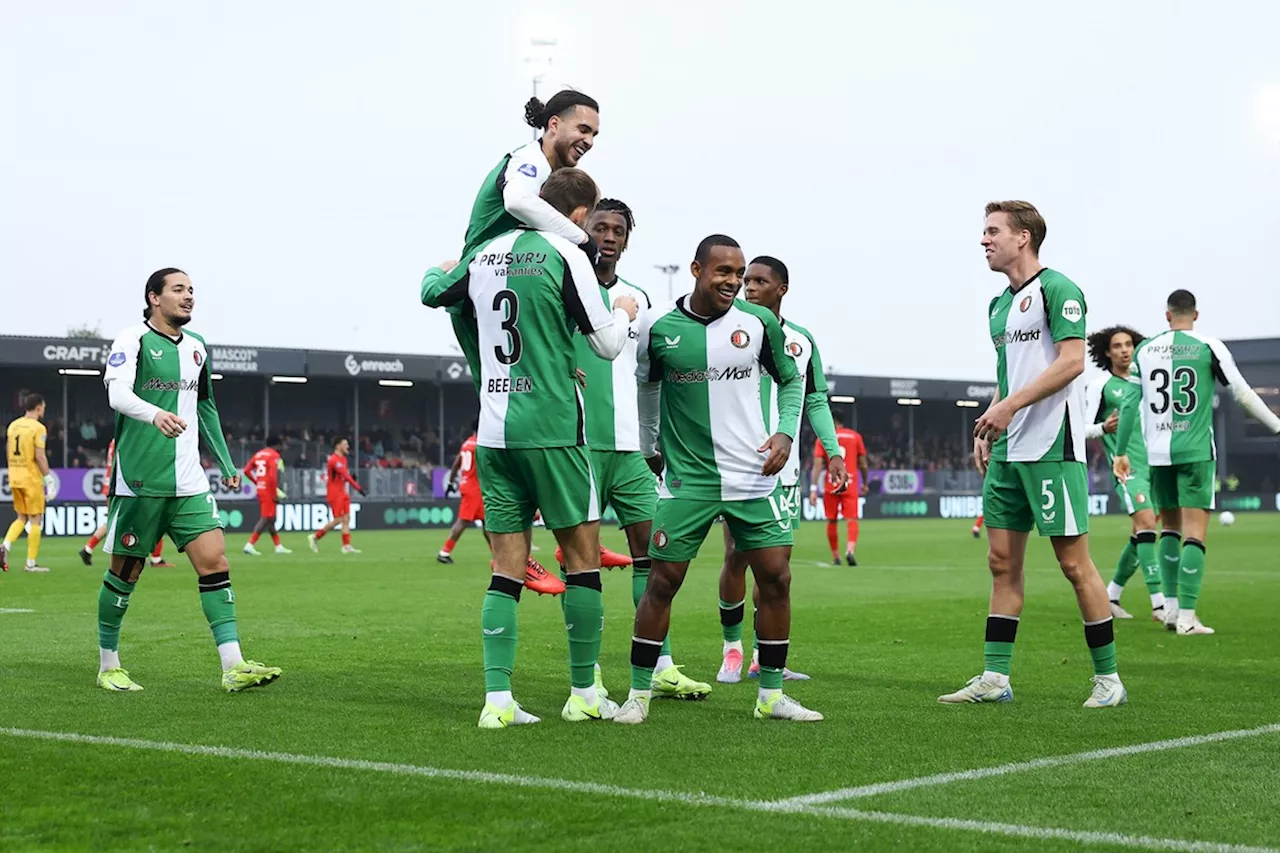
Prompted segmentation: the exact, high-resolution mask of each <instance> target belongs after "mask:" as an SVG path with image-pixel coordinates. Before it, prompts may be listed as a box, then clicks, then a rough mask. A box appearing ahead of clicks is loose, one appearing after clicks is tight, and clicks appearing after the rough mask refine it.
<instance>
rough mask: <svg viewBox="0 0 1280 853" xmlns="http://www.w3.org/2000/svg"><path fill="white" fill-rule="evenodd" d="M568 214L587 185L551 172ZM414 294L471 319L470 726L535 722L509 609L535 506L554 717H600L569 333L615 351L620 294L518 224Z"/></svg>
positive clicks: (605, 704) (581, 438)
mask: <svg viewBox="0 0 1280 853" xmlns="http://www.w3.org/2000/svg"><path fill="white" fill-rule="evenodd" d="M541 193H542V196H543V198H544V200H545V201H546V202H548V203H549V204H551V205H553V206H554V207H555V209H556V210H558V211H560V212H561V213H562V214H563V215H565V216H567V217H569V218H570V220H571V221H573V222H574V223H575V224H582V223H585V222H586V220H587V217H588V216H589V215H590V213H591V209H592V208H593V207H595V205H596V203H597V202H598V201H599V191H598V190H597V189H596V184H595V181H593V180H592V179H591V178H590V177H589V176H588V175H587V174H586V173H585V172H581V171H579V170H577V169H572V170H569V169H562V170H560V171H558V172H556V173H555V174H554V175H552V176H551V177H550V178H548V179H547V181H546V183H545V184H543V186H542V190H541ZM422 302H423V304H424V305H427V306H430V307H433V308H434V307H447V306H450V305H456V304H460V303H465V304H466V313H467V314H468V315H470V316H473V317H474V316H477V315H481V316H483V318H484V321H483V322H482V323H480V324H478V329H479V334H480V337H479V348H478V350H477V351H478V353H479V355H480V373H479V377H480V428H479V431H478V433H477V437H476V442H477V448H476V461H477V464H478V468H479V472H480V488H481V489H482V491H483V494H484V504H485V528H486V530H488V532H489V536H490V542H491V544H492V546H493V555H494V569H493V575H492V578H491V580H490V584H489V589H488V591H487V593H486V594H485V599H484V606H483V608H482V610H481V626H482V631H483V643H484V670H485V704H484V708H483V710H482V711H481V713H480V722H479V725H480V728H485V729H498V728H505V727H507V726H511V725H521V724H527V723H536V722H538V721H539V720H538V718H537V717H536V716H534V715H532V714H529V713H528V712H526V711H524V710H523V709H522V708H521V707H520V705H519V704H518V703H517V702H516V701H515V699H514V697H513V695H512V691H511V673H512V668H513V666H514V663H515V652H516V640H517V619H516V614H517V606H518V604H519V600H520V592H521V590H522V589H523V588H524V579H525V573H526V566H527V564H528V559H529V536H530V533H531V532H532V526H533V517H534V514H535V512H536V511H538V510H539V509H541V511H542V515H543V517H544V519H545V520H546V523H547V527H548V528H549V529H550V530H551V531H552V532H553V533H554V534H555V536H556V539H557V541H558V542H559V543H560V546H561V547H562V548H563V549H564V556H565V568H566V571H567V573H568V581H567V588H566V589H565V592H564V599H563V601H562V607H563V612H564V620H565V630H566V632H567V633H568V635H569V664H570V673H571V683H572V690H571V692H570V695H569V699H568V701H566V702H565V705H564V708H563V710H562V711H561V716H562V717H563V718H564V719H565V720H568V721H570V722H579V721H587V720H599V719H609V718H611V717H612V716H613V714H614V712H615V711H616V709H617V705H616V704H615V703H613V702H611V701H610V700H609V699H608V698H607V697H606V696H605V695H603V693H602V691H600V690H599V689H598V688H597V687H596V683H595V667H596V664H597V663H598V659H599V654H600V632H601V627H602V624H603V619H604V602H603V599H602V597H601V594H600V593H601V585H600V521H599V519H600V510H599V495H598V494H597V493H596V489H595V483H594V478H593V476H592V471H591V456H590V453H589V452H588V450H587V443H586V434H585V429H584V419H585V413H584V411H583V402H582V396H581V394H580V393H579V388H578V376H577V365H576V364H575V350H574V345H573V339H572V335H573V331H574V329H575V328H576V329H578V330H580V331H581V332H582V333H583V334H584V335H586V336H587V339H588V341H589V342H590V343H591V346H592V350H593V351H594V352H595V353H596V354H597V355H599V356H600V357H602V358H607V359H613V358H616V357H617V356H618V354H619V353H621V352H622V350H623V347H624V346H625V344H626V342H627V331H628V327H629V325H630V322H631V320H633V319H634V318H635V316H636V311H637V306H636V302H635V300H634V299H632V298H631V297H629V296H626V295H623V296H620V297H618V298H617V299H616V300H614V302H613V310H612V312H611V311H610V309H609V307H608V306H606V305H605V303H604V300H602V299H601V297H600V287H599V285H598V283H597V281H596V276H595V272H594V270H593V269H592V265H591V262H590V261H589V260H588V259H587V258H586V256H585V255H583V253H582V252H580V251H578V249H577V248H576V247H575V246H574V245H573V244H572V243H570V242H569V241H568V240H566V239H564V238H563V237H561V236H559V235H558V234H556V233H553V232H549V231H538V230H533V229H529V228H517V229H515V230H512V231H510V232H508V233H506V234H502V235H499V236H498V237H496V238H494V239H492V240H490V241H488V242H487V243H483V244H481V245H480V246H478V247H477V248H476V250H475V251H474V252H472V254H471V255H469V256H468V257H464V258H463V259H462V261H461V262H459V263H457V264H453V263H452V262H446V263H444V264H441V265H440V266H439V267H435V268H433V269H431V270H429V271H428V272H427V274H426V276H425V277H424V280H423V285H422Z"/></svg>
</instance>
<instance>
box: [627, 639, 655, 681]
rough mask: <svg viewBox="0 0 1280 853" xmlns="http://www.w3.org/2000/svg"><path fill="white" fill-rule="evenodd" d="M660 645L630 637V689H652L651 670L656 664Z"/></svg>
mask: <svg viewBox="0 0 1280 853" xmlns="http://www.w3.org/2000/svg"><path fill="white" fill-rule="evenodd" d="M660 648H661V645H660V644H658V643H655V642H651V641H649V640H642V639H640V638H639V637H632V638H631V689H632V690H652V689H653V670H654V668H655V667H656V666H657V665H658V650H659V649H660Z"/></svg>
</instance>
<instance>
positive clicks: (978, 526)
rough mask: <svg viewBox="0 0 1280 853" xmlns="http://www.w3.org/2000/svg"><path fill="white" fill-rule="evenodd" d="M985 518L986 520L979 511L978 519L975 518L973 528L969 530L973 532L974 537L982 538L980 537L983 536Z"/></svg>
mask: <svg viewBox="0 0 1280 853" xmlns="http://www.w3.org/2000/svg"><path fill="white" fill-rule="evenodd" d="M983 520H984V519H983V516H982V513H978V518H977V520H975V521H974V522H973V527H971V528H970V529H969V532H970V533H972V534H973V538H974V539H978V538H980V537H981V536H982V523H983Z"/></svg>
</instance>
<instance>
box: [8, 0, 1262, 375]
mask: <svg viewBox="0 0 1280 853" xmlns="http://www.w3.org/2000/svg"><path fill="white" fill-rule="evenodd" d="M4 5H5V8H4V16H3V23H2V24H0V79H2V80H3V81H4V82H3V84H0V86H2V87H3V88H2V89H0V92H2V94H0V98H2V103H0V115H3V117H4V118H3V122H4V128H5V129H4V131H3V133H0V285H2V287H3V291H4V293H5V299H4V302H5V303H6V307H5V308H3V309H0V333H5V334H51V335H60V334H63V333H65V332H66V330H67V328H68V327H69V326H72V325H78V324H82V323H86V322H87V323H88V324H90V325H93V324H98V325H99V326H100V328H101V329H102V331H103V332H104V333H105V334H107V335H108V336H111V335H114V333H115V332H116V331H118V330H119V329H120V328H121V327H123V326H125V325H127V324H129V323H133V322H135V321H137V320H138V319H139V313H138V312H139V310H140V308H141V306H142V296H141V291H142V287H143V283H144V281H145V279H146V277H147V275H148V274H149V273H150V272H151V271H152V270H154V269H157V268H159V267H163V266H169V265H173V266H179V267H182V268H184V269H185V270H187V271H188V272H189V273H190V274H191V276H192V279H193V281H194V282H195V285H196V291H197V307H196V318H195V322H194V323H193V326H192V328H194V329H197V330H199V331H201V332H202V333H203V334H204V335H205V337H206V338H208V339H209V340H210V341H212V342H217V343H227V344H251V345H259V346H265V345H274V346H313V347H327V348H333V349H348V348H350V349H363V350H370V351H396V352H411V353H446V352H451V351H453V349H452V347H453V337H452V334H451V333H450V331H449V325H448V323H447V321H446V319H445V317H444V316H443V314H442V313H439V312H434V311H431V310H429V309H426V308H423V307H421V305H420V304H419V303H418V285H419V282H420V280H421V277H422V273H423V272H424V271H425V270H426V269H427V268H428V267H429V266H431V265H432V264H434V263H435V262H437V261H438V260H441V259H443V258H449V257H454V256H456V255H457V254H458V252H459V250H460V248H461V245H462V236H463V232H464V230H465V227H466V221H467V214H468V211H469V208H470V205H471V202H472V200H473V198H474V196H475V193H476V191H477V190H478V188H479V186H480V183H481V181H482V179H483V177H484V176H485V174H486V173H487V172H488V171H489V170H490V169H491V168H492V167H493V166H494V164H495V163H496V162H497V161H498V160H499V159H500V158H501V156H502V155H503V154H504V153H505V152H506V151H508V150H510V149H512V148H514V147H515V146H517V145H519V144H521V143H522V142H524V141H525V140H527V139H528V138H529V136H530V131H529V129H528V128H527V127H525V126H524V125H523V123H522V120H521V119H522V108H523V104H524V101H525V100H526V99H527V98H528V96H529V94H530V90H531V85H532V84H531V76H532V74H533V73H535V71H537V70H546V66H545V65H539V64H535V63H526V62H525V61H524V60H525V58H526V57H527V56H529V55H530V54H532V53H534V52H535V51H534V49H532V48H530V47H529V39H530V38H534V37H540V38H554V39H556V40H557V42H558V45H557V46H556V48H555V49H554V52H553V61H552V64H551V66H550V71H549V72H548V74H547V78H546V80H545V81H544V82H543V84H542V88H541V91H540V93H541V94H542V96H543V97H544V99H545V98H546V97H548V96H549V95H550V94H551V93H552V92H554V91H555V90H556V89H557V88H559V87H560V86H561V84H565V83H568V84H571V85H573V86H576V87H577V88H580V89H582V90H583V91H585V92H587V93H589V94H591V95H592V96H594V97H595V98H597V99H598V100H599V101H600V102H601V135H600V138H599V140H598V142H597V145H596V148H595V150H593V151H592V152H591V153H590V154H589V155H588V156H587V157H586V158H584V160H583V161H582V164H581V165H582V167H583V168H584V169H585V170H586V171H588V172H590V173H591V174H592V175H593V176H594V177H595V178H596V179H597V181H598V182H599V184H600V186H601V188H602V190H603V192H604V194H605V195H607V196H613V197H617V198H621V199H623V200H625V201H627V202H628V203H629V204H630V205H631V206H632V207H633V209H634V210H635V213H636V218H637V221H638V227H637V230H636V232H635V234H634V237H633V244H632V248H631V250H630V251H629V252H628V253H627V254H626V255H625V256H624V258H623V261H622V267H621V271H622V274H623V275H624V276H626V277H627V278H629V279H631V280H633V281H635V282H636V283H637V284H640V285H641V286H643V287H646V288H647V289H648V290H649V291H650V293H651V294H653V295H655V297H662V296H664V295H665V293H666V289H667V282H666V278H665V277H664V276H663V275H662V274H661V273H659V272H658V271H657V270H655V269H654V265H655V264H664V263H679V264H680V265H681V267H682V271H681V273H680V274H679V275H677V277H676V280H675V283H676V292H677V293H679V292H683V291H685V290H687V289H688V288H689V287H690V286H691V279H690V277H689V275H688V273H687V271H686V270H687V266H688V262H689V260H690V259H691V257H692V254H693V250H694V247H695V246H696V245H697V243H698V241H699V240H700V239H701V238H702V237H704V236H705V235H707V234H709V233H713V232H723V233H727V234H730V235H732V236H734V237H736V238H737V239H738V240H739V241H740V242H741V243H742V245H743V247H744V249H745V250H746V252H747V253H748V257H750V256H751V255H752V254H772V255H776V256H778V257H780V258H782V259H783V260H784V261H786V262H787V264H788V265H789V266H790V268H791V273H792V291H791V294H790V295H789V296H788V297H787V299H786V302H785V305H784V315H785V316H787V317H789V318H792V319H794V320H795V321H796V322H798V323H800V324H801V325H804V326H807V327H808V328H809V329H810V331H812V332H813V333H814V334H815V336H816V337H817V339H818V343H819V345H820V347H821V348H822V350H823V353H824V355H825V359H826V362H827V365H828V366H829V367H834V368H835V369H836V370H837V371H838V372H841V373H855V374H856V373H862V374H870V375H882V376H883V375H902V376H924V377H943V378H968V379H984V378H987V377H990V376H992V375H993V373H994V358H993V355H992V352H991V346H990V341H989V338H988V336H987V334H986V322H987V319H986V311H985V309H986V305H987V302H988V300H989V299H990V297H991V296H992V295H993V294H994V293H995V292H996V291H998V290H999V289H1000V288H1001V287H1002V286H1003V285H1004V281H1003V279H1002V278H1001V277H999V276H998V275H996V274H994V273H991V272H990V271H988V270H987V269H986V265H985V263H984V260H983V255H982V251H981V247H980V246H979V245H978V240H979V237H980V230H981V225H982V207H983V205H984V204H985V203H986V202H987V201H989V200H991V199H997V198H1024V199H1028V200H1030V201H1032V202H1033V203H1035V204H1036V205H1038V206H1039V208H1040V210H1041V212H1042V213H1043V214H1044V215H1045V218H1046V219H1047V221H1048V224H1049V236H1048V240H1047V241H1046V243H1045V246H1044V249H1043V252H1042V260H1043V261H1044V262H1045V263H1046V264H1047V265H1049V266H1052V267H1054V268H1056V269H1059V270H1061V271H1062V272H1064V273H1065V274H1066V275H1067V276H1069V277H1070V278H1072V279H1074V280H1075V281H1076V282H1077V283H1078V284H1079V285H1080V286H1081V287H1082V288H1083V289H1084V292H1085V294H1086V297H1087V300H1088V306H1089V321H1090V326H1091V327H1097V326H1100V325H1103V324H1106V323H1110V322H1118V321H1123V322H1127V323H1130V324H1134V325H1136V326H1137V327H1138V328H1139V329H1140V330H1143V331H1147V330H1153V329H1156V328H1158V327H1160V326H1161V325H1162V323H1163V314H1162V304H1163V299H1164V297H1165V296H1166V295H1167V294H1168V292H1169V291H1170V290H1172V289H1174V288H1177V287H1187V288H1190V289H1191V290H1193V291H1194V292H1195V293H1196V294H1197V296H1198V297H1199V298H1200V302H1201V308H1202V323H1201V328H1203V329H1204V330H1205V331H1207V332H1209V333H1210V334H1216V335H1218V336H1220V337H1225V338H1231V337H1262V336H1274V335H1280V310H1277V309H1280V275H1277V273H1276V263H1275V260H1274V254H1275V248H1276V245H1277V241H1278V238H1280V203H1278V202H1280V50H1278V49H1277V48H1276V33H1277V32H1280V4H1276V3H1273V2H1262V1H1261V0H1258V1H1257V2H1252V3H1246V2H1236V3H1231V2H1227V3H1218V4H1213V5H1210V4H1207V3H1187V2H1164V0H1160V1H1159V2H1044V3H1020V4H991V3H989V2H982V3H978V2H944V0H934V2H902V0H897V2H893V3H881V2H878V3H874V4H873V3H865V2H854V3H849V4H839V5H837V4H835V3H821V4H819V3H816V2H791V3H775V2H768V0H766V2H735V3H732V4H731V3H727V2H721V3H710V2H697V1H696V0H695V2H681V3H668V2H654V3H650V4H595V5H590V4H587V5H584V4H581V3H569V2H564V3H557V2H539V3H537V4H536V5H535V4H531V3H515V2H503V0H492V2H482V3H457V4H444V3H429V2H425V0H424V2H400V3H394V2H386V0H370V2H362V3H351V2H330V1H329V0H306V2H297V0H291V1H290V2H281V0H275V2H269V3H252V4H250V3H244V2H223V3H213V2H195V0H190V2H181V3H173V2H111V3H101V2H77V3H68V2H53V0H41V2H16V1H15V2H6V3H5V4H4ZM729 10H732V11H729ZM22 288H33V289H34V292H35V294H36V301H34V302H28V301H24V300H22V299H21V298H17V299H14V298H11V296H13V295H15V294H17V293H20V292H21V289H22Z"/></svg>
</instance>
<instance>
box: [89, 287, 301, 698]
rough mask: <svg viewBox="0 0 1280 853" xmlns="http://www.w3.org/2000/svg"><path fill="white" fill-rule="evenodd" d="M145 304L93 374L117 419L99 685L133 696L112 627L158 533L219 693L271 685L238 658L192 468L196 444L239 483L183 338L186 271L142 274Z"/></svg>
mask: <svg viewBox="0 0 1280 853" xmlns="http://www.w3.org/2000/svg"><path fill="white" fill-rule="evenodd" d="M144 298H145V299H146V308H145V310H144V311H143V317H144V318H145V321H144V322H143V323H140V324H138V325H136V326H130V327H129V328H127V329H125V330H124V331H123V332H121V333H120V335H119V336H118V337H117V338H116V339H115V342H114V343H112V345H111V354H110V355H109V356H108V357H107V364H106V371H105V373H104V375H103V382H104V383H105V384H106V386H107V397H108V399H109V400H110V403H111V408H112V409H114V410H115V412H116V422H115V431H114V435H115V443H116V450H115V465H114V470H113V471H112V477H111V481H110V483H109V486H108V495H109V498H108V508H107V545H106V548H105V549H104V550H105V551H106V552H107V553H108V554H110V555H111V567H110V568H109V569H108V570H107V572H106V574H105V576H104V577H103V580H102V588H101V589H100V590H99V592H98V647H99V649H98V652H99V662H100V666H99V672H98V686H99V687H101V688H103V689H104V690H111V691H122V692H126V691H137V690H141V689H142V687H141V686H140V685H138V684H137V683H136V682H134V681H133V679H131V678H130V677H129V673H128V671H127V670H125V669H124V668H123V667H122V666H121V664H120V653H119V643H120V625H121V623H122V622H123V620H124V616H125V612H126V610H127V609H128V607H129V601H130V598H131V597H132V595H133V592H134V587H135V584H137V582H138V578H139V575H140V574H141V572H142V568H143V563H144V561H145V560H146V558H147V554H148V553H149V552H150V551H151V549H152V547H153V545H154V544H155V543H156V542H159V541H160V538H161V537H162V536H165V535H168V536H169V538H170V539H172V540H173V541H174V543H175V544H176V545H177V546H178V550H179V551H181V552H184V553H185V554H186V555H187V557H188V558H189V559H190V560H191V565H192V567H193V568H194V569H195V571H196V576H197V578H198V580H199V587H200V607H201V609H202V610H203V611H204V615H205V619H207V620H208V622H209V628H210V629H211V630H212V632H213V639H214V643H215V644H216V645H217V647H218V657H219V658H220V659H221V662H222V688H223V689H224V690H226V691H227V692H229V693H236V692H239V691H241V690H246V689H248V688H250V687H258V686H261V685H264V684H270V683H271V682H273V681H275V680H276V679H277V678H279V677H280V669H279V668H278V667H274V666H264V665H263V664H260V663H257V662H255V661H251V660H245V659H244V658H243V657H242V656H241V652H240V637H239V634H238V631H237V628H236V597H235V593H234V592H233V591H232V589H231V576H230V570H229V566H228V564H227V556H226V542H225V540H224V539H223V535H222V527H223V521H222V516H221V515H219V513H218V504H217V501H216V500H214V497H213V494H212V493H211V492H210V491H209V479H208V478H207V477H206V476H205V472H204V468H203V467H202V466H201V464H200V439H202V438H203V439H204V441H205V443H206V445H207V446H208V447H209V449H210V450H211V451H212V452H213V455H214V458H215V459H217V464H218V468H219V469H220V471H221V473H222V477H223V480H224V481H225V482H226V483H227V485H228V486H230V487H231V488H232V489H234V488H236V487H237V486H238V485H239V483H240V474H239V472H237V471H236V469H235V465H234V464H232V462H231V454H230V453H228V452H227V442H226V439H225V438H224V437H223V433H222V424H221V422H220V420H219V418H218V407H217V406H216V405H215V404H214V401H213V379H212V377H211V375H210V373H209V352H208V349H207V347H206V346H205V342H204V339H203V338H201V337H200V336H199V335H197V334H195V333H194V332H192V331H190V330H188V329H186V325H187V323H189V322H190V321H191V311H192V308H193V307H194V305H195V289H194V288H193V287H192V285H191V279H190V278H188V277H187V274H186V273H184V272H183V271H182V270H178V269H174V268H172V267H169V268H166V269H162V270H157V271H156V272H154V273H152V274H151V277H150V278H148V279H147V285H146V289H145V291H144ZM188 419H191V420H192V421H194V423H188Z"/></svg>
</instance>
